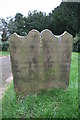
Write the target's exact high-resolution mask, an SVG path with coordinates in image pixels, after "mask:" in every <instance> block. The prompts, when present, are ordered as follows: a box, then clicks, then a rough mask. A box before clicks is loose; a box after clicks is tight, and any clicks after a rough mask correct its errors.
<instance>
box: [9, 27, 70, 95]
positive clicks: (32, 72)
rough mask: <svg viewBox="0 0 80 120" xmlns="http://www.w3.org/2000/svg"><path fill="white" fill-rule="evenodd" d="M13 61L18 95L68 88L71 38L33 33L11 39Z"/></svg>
mask: <svg viewBox="0 0 80 120" xmlns="http://www.w3.org/2000/svg"><path fill="white" fill-rule="evenodd" d="M9 44H10V57H11V66H12V73H13V81H14V88H15V91H16V93H18V94H19V93H23V94H24V95H27V94H29V93H34V92H38V91H40V90H43V89H48V88H52V87H55V88H66V87H67V86H68V84H69V75H70V62H71V49H72V36H71V35H70V34H69V33H68V32H64V33H63V34H62V35H60V36H55V35H54V34H53V33H52V32H51V31H50V30H48V29H45V30H43V31H42V32H41V33H39V31H37V30H31V31H30V32H29V33H28V35H27V36H25V37H22V36H18V35H17V34H16V33H14V34H12V35H11V36H10V38H9Z"/></svg>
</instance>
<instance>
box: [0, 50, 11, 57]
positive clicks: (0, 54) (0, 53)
mask: <svg viewBox="0 0 80 120" xmlns="http://www.w3.org/2000/svg"><path fill="white" fill-rule="evenodd" d="M9 54H10V52H6V51H4V52H3V51H0V57H2V56H6V55H9Z"/></svg>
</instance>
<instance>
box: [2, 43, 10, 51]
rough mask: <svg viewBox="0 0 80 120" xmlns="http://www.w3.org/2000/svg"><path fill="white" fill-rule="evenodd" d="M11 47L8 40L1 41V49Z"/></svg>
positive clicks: (5, 49)
mask: <svg viewBox="0 0 80 120" xmlns="http://www.w3.org/2000/svg"><path fill="white" fill-rule="evenodd" d="M8 48H9V42H8V41H6V42H1V43H0V51H1V50H2V51H7V50H8Z"/></svg>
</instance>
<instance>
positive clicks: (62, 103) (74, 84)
mask: <svg viewBox="0 0 80 120" xmlns="http://www.w3.org/2000/svg"><path fill="white" fill-rule="evenodd" d="M78 102H79V100H78V54H77V53H72V58H71V71H70V82H69V86H68V88H67V89H65V90H63V89H54V88H52V89H48V90H45V91H41V92H39V93H34V94H31V95H27V96H26V97H23V96H22V97H19V96H16V94H15V92H14V87H13V83H11V85H10V86H9V88H8V90H7V91H6V93H5V95H4V97H3V99H2V106H3V108H2V117H3V118H65V119H66V118H70V119H71V118H78Z"/></svg>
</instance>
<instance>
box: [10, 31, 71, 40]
mask: <svg viewBox="0 0 80 120" xmlns="http://www.w3.org/2000/svg"><path fill="white" fill-rule="evenodd" d="M45 33H46V34H47V33H48V35H49V34H50V35H51V36H53V37H55V38H59V39H61V38H62V37H64V36H65V37H66V36H70V37H72V35H71V34H70V33H68V32H67V31H65V32H64V33H63V34H61V35H54V34H53V33H52V32H51V31H50V30H49V29H44V30H42V31H41V33H40V32H39V31H38V30H36V29H32V30H31V31H30V32H29V33H28V34H27V35H26V36H20V35H18V34H17V33H13V34H12V35H10V39H11V38H14V37H15V38H19V39H18V40H22V39H25V38H27V37H29V36H33V37H34V35H35V34H37V35H40V37H41V36H42V35H43V34H45Z"/></svg>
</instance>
